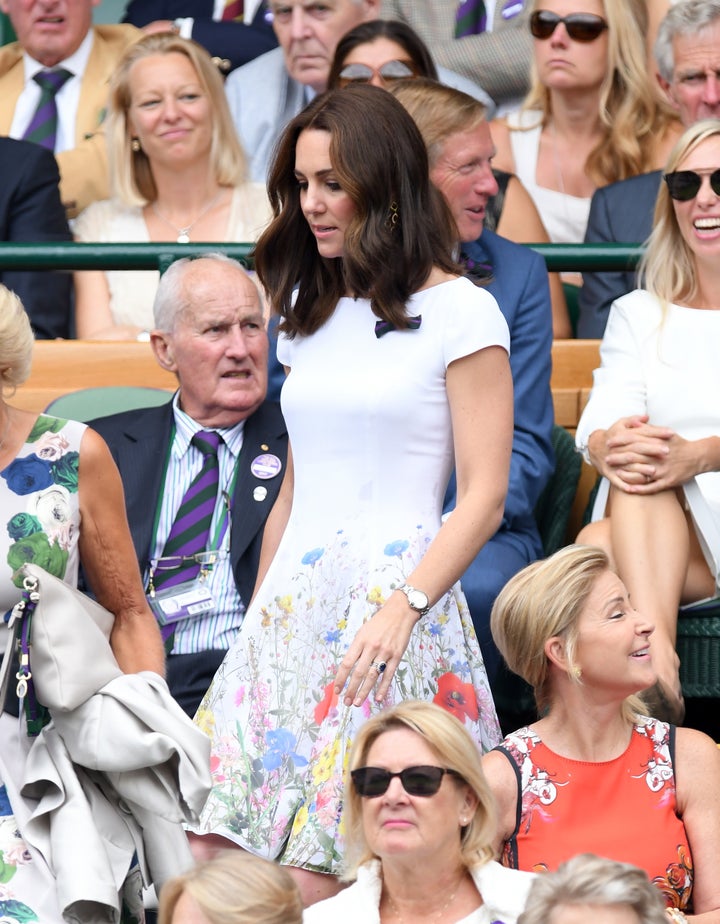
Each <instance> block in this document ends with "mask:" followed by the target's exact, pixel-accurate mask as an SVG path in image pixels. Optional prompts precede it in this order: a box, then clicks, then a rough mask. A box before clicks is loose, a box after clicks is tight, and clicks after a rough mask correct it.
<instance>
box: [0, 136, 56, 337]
mask: <svg viewBox="0 0 720 924" xmlns="http://www.w3.org/2000/svg"><path fill="white" fill-rule="evenodd" d="M0 176H2V178H3V181H2V183H0V240H2V241H18V242H19V241H43V242H45V241H47V242H55V241H70V240H72V236H71V234H70V229H69V228H68V223H67V219H66V218H65V209H64V207H63V204H62V202H61V200H60V190H59V185H58V184H59V183H60V174H59V172H58V166H57V163H56V161H55V158H54V156H53V154H52V152H51V151H48V150H46V149H45V148H43V147H41V146H40V145H39V144H32V143H31V142H29V141H17V140H15V139H14V138H5V137H0ZM0 282H2V284H3V285H5V286H7V287H8V289H12V290H13V291H14V292H15V293H16V295H17V296H18V297H19V298H20V299H21V301H22V303H23V305H24V306H25V310H26V311H27V313H28V316H29V317H30V322H31V324H32V326H33V330H34V331H35V336H36V337H37V338H38V339H39V340H53V339H54V338H55V337H68V336H69V335H70V296H71V291H72V276H71V275H70V273H58V272H50V271H48V272H38V271H37V270H0Z"/></svg>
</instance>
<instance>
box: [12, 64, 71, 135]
mask: <svg viewBox="0 0 720 924" xmlns="http://www.w3.org/2000/svg"><path fill="white" fill-rule="evenodd" d="M72 76H73V75H72V72H71V71H67V70H65V69H64V68H60V69H59V70H57V71H38V73H37V74H35V76H34V77H33V80H34V81H35V83H36V84H37V85H38V86H39V87H40V101H39V102H38V105H37V109H36V110H35V112H34V113H33V117H32V119H31V120H30V124H29V125H28V127H27V128H26V130H25V134H24V135H23V138H24V139H25V141H34V142H35V144H41V145H42V146H43V147H44V148H47V149H48V150H49V151H54V150H55V140H56V138H57V124H58V110H57V102H56V100H55V97H56V95H57V94H58V92H59V91H60V89H61V87H63V86H64V85H65V84H66V83H67V81H68V80H69V79H70V78H71V77H72Z"/></svg>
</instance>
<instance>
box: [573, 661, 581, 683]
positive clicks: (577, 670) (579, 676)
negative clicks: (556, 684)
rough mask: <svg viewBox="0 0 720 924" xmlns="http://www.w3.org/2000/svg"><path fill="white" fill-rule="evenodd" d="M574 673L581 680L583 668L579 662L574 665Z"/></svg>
mask: <svg viewBox="0 0 720 924" xmlns="http://www.w3.org/2000/svg"><path fill="white" fill-rule="evenodd" d="M572 675H573V677H574V678H575V679H576V680H579V679H580V678H581V677H582V668H581V667H580V666H579V665H577V664H575V665H573V668H572Z"/></svg>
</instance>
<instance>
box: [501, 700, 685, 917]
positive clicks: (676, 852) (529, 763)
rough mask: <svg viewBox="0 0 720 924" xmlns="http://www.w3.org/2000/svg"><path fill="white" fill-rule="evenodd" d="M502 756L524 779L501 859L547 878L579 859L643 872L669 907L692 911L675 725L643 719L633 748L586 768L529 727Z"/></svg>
mask: <svg viewBox="0 0 720 924" xmlns="http://www.w3.org/2000/svg"><path fill="white" fill-rule="evenodd" d="M496 750H498V751H500V752H501V753H502V754H504V755H505V756H506V757H507V758H508V760H509V761H510V763H511V764H512V767H513V769H514V770H515V773H516V775H517V779H518V813H517V826H516V828H515V831H514V833H513V835H512V837H511V838H510V840H509V841H508V842H507V843H506V844H505V848H504V852H503V857H502V861H503V864H504V865H505V866H510V867H512V868H514V869H524V870H530V871H532V872H544V871H547V870H555V869H557V867H558V865H559V864H560V863H562V862H563V861H565V860H568V859H570V857H573V856H575V854H578V853H586V852H588V853H596V854H598V855H600V856H603V857H610V858H611V859H613V860H620V861H622V862H625V863H633V864H634V865H635V866H639V867H640V868H641V869H644V870H645V872H646V873H647V874H648V876H649V878H650V879H651V880H652V881H653V883H654V884H655V885H656V886H657V887H658V888H659V889H660V891H661V892H662V893H663V897H664V898H665V901H666V903H667V905H668V906H669V907H671V908H680V909H681V910H682V911H685V912H687V913H688V914H690V913H692V886H693V864H692V855H691V852H690V845H689V843H688V837H687V834H686V832H685V826H684V824H683V822H682V818H680V817H678V814H677V811H678V808H677V801H676V794H675V770H674V766H673V762H674V754H675V727H674V726H672V725H668V724H667V723H665V722H659V721H658V720H657V719H650V718H641V719H640V720H638V722H637V724H636V725H635V727H634V729H633V732H632V735H631V739H630V744H629V746H628V748H627V750H626V751H625V752H624V753H623V754H621V755H620V756H619V757H617V758H615V759H614V760H609V761H601V762H585V761H578V760H570V759H569V758H567V757H562V756H560V755H559V754H555V753H554V752H553V751H551V750H550V748H548V747H547V745H546V744H544V743H543V741H542V740H541V738H540V737H539V736H538V734H537V733H536V732H534V731H532V729H530V728H522V729H520V730H519V731H517V732H514V733H513V734H512V735H509V736H508V737H507V738H506V739H505V740H504V741H503V743H502V745H501V746H500V747H498V748H497V749H496Z"/></svg>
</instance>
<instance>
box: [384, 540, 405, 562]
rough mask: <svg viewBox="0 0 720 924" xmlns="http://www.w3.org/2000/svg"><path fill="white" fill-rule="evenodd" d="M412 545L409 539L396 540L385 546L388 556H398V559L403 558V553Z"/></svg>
mask: <svg viewBox="0 0 720 924" xmlns="http://www.w3.org/2000/svg"><path fill="white" fill-rule="evenodd" d="M409 545H410V543H409V542H408V541H407V539H396V540H395V541H394V542H388V544H387V545H386V546H385V554H386V555H397V557H398V558H402V553H403V552H404V551H405V550H406V549H407V547H408V546H409Z"/></svg>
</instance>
